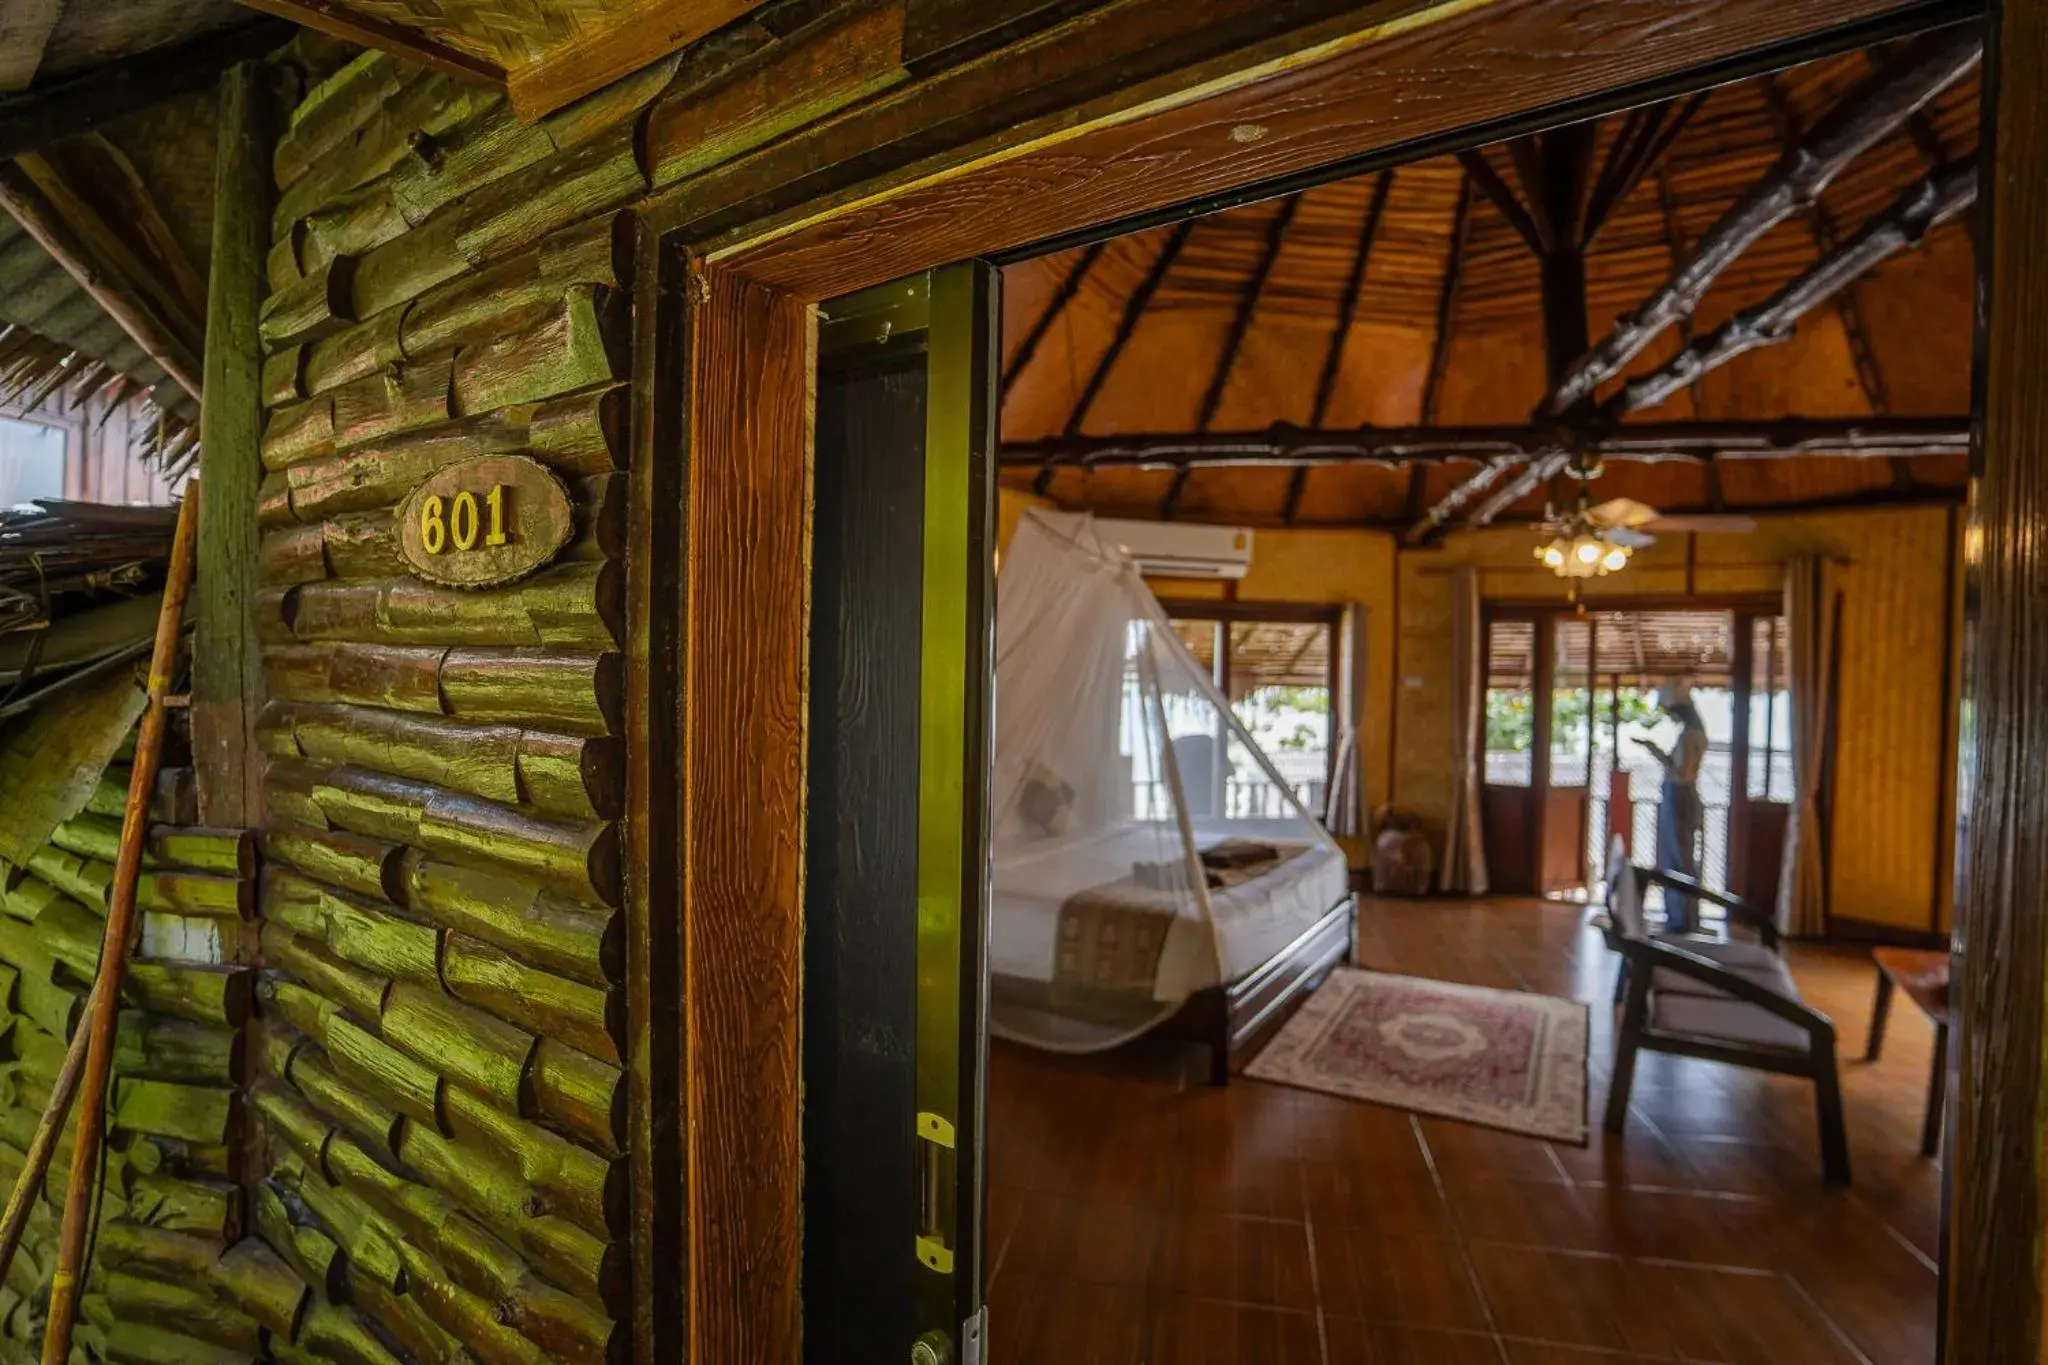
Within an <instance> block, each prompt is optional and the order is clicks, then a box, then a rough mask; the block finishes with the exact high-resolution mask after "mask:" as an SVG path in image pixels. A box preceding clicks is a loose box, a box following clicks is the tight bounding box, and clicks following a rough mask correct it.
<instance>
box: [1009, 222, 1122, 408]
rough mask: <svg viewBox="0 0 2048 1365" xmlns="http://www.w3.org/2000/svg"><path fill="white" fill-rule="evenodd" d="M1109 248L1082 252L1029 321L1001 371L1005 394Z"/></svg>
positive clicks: (1095, 246) (1098, 244)
mask: <svg viewBox="0 0 2048 1365" xmlns="http://www.w3.org/2000/svg"><path fill="white" fill-rule="evenodd" d="M1108 245H1109V243H1108V242H1107V241H1101V242H1092V243H1090V244H1089V245H1088V246H1087V247H1086V248H1085V249H1083V250H1082V252H1081V255H1080V257H1079V258H1078V259H1077V260H1075V262H1074V265H1073V268H1072V269H1071V270H1069V271H1067V273H1066V276H1065V278H1063V279H1061V281H1060V287H1059V288H1058V289H1055V290H1054V291H1053V295H1052V297H1051V298H1050V299H1048V300H1046V304H1045V307H1044V308H1042V309H1040V310H1039V314H1038V316H1037V317H1035V318H1033V319H1032V320H1031V330H1030V331H1028V332H1026V333H1025V334H1024V340H1023V341H1021V342H1019V343H1018V345H1017V353H1016V354H1015V355H1013V356H1011V357H1010V363H1009V364H1008V365H1007V366H1005V367H1004V368H1003V392H1004V393H1005V394H1008V393H1009V392H1010V389H1011V387H1012V386H1013V385H1015V384H1016V382H1017V376H1018V375H1021V374H1023V373H1024V368H1025V366H1027V365H1029V364H1030V363H1031V360H1032V357H1034V356H1036V355H1037V354H1038V348H1039V346H1040V345H1041V344H1043V343H1044V341H1045V336H1046V333H1048V332H1050V331H1051V330H1052V327H1053V324H1054V323H1056V322H1058V321H1059V320H1060V315H1061V314H1062V313H1064V312H1066V311H1067V305H1068V304H1070V303H1072V302H1073V301H1074V298H1075V296H1076V295H1078V294H1079V293H1080V292H1081V285H1082V283H1083V282H1084V281H1085V280H1086V279H1087V278H1088V272H1089V271H1091V270H1093V269H1094V268H1095V263H1096V262H1097V261H1099V260H1101V259H1102V253H1103V250H1104V249H1105V248H1106V247H1108Z"/></svg>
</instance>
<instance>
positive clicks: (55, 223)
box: [0, 164, 200, 398]
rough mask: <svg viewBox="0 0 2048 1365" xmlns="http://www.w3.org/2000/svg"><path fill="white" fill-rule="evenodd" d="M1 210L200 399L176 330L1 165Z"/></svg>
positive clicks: (192, 363)
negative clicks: (18, 224) (11, 216)
mask: <svg viewBox="0 0 2048 1365" xmlns="http://www.w3.org/2000/svg"><path fill="white" fill-rule="evenodd" d="M0 209H5V210H6V211H7V212H8V213H10V214H12V215H13V216H14V219H15V221H16V222H18V223H20V224H21V226H22V230H23V231H25V232H27V233H28V235H29V236H31V237H33V238H35V240H36V243H37V245H39V246H41V247H42V248H43V250H45V251H47V252H49V253H50V256H51V258H52V259H54V260H55V261H56V262H57V264H58V265H60V266H62V267H64V272H65V273H66V274H68V275H70V276H71V278H72V279H74V280H76V281H78V285H79V288H81V289H83V290H84V291H85V292H86V293H87V294H89V295H91V296H92V299H93V301H94V302H95V303H97V304H99V306H100V307H101V309H103V310H104V311H105V312H106V314H107V316H108V317H110V318H112V319H113V320H114V322H115V324H116V325H118V326H119V327H120V328H121V330H122V331H124V332H126V333H127V334H128V336H129V338H130V339H131V340H133V341H134V342H135V344H136V345H137V346H140V347H141V348H142V351H143V353H144V354H145V355H147V356H148V357H149V358H150V359H151V360H154V361H155V362H156V363H157V366H158V367H159V368H160V369H162V370H163V372H164V373H165V374H167V375H169V376H170V378H171V382H172V383H174V384H176V385H178V386H179V387H180V388H182V389H184V390H185V392H187V393H189V394H191V395H192V396H193V397H194V398H198V397H199V396H200V382H199V356H198V355H197V353H195V352H194V351H193V350H192V349H191V347H190V346H189V344H188V343H186V341H185V340H184V339H183V338H181V337H179V336H178V334H177V331H176V328H175V326H174V325H173V324H172V323H171V322H170V321H169V320H168V319H166V318H164V317H163V316H162V315H161V314H160V313H159V312H158V311H157V310H156V308H155V307H153V306H152V305H151V303H150V301H149V300H147V299H145V298H143V297H141V296H139V295H138V294H137V293H135V292H134V291H133V288H132V286H129V285H127V284H126V282H125V281H123V280H120V279H118V278H116V277H115V276H114V275H113V273H112V272H111V271H109V270H107V269H106V268H105V267H103V266H102V265H101V264H100V263H99V262H98V261H97V260H96V259H95V257H94V255H93V252H92V251H91V249H90V248H88V247H87V246H86V244H85V242H84V241H83V240H81V239H80V237H79V236H78V234H77V233H76V232H74V231H73V230H72V229H71V227H70V225H68V224H67V223H65V221H64V220H63V219H62V218H61V217H59V216H58V214H57V212H56V210H55V209H54V208H52V207H51V205H50V202H49V200H47V199H45V198H44V197H43V193H42V191H41V190H39V189H37V188H36V185H35V182H34V181H33V180H31V179H29V177H28V175H27V173H26V172H24V171H23V170H22V169H21V168H20V167H19V166H17V165H13V164H8V165H0Z"/></svg>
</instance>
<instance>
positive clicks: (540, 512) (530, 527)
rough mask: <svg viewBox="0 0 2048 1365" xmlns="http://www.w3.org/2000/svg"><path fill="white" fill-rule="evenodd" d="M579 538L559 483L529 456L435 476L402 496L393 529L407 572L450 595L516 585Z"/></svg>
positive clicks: (466, 464) (488, 460) (468, 463)
mask: <svg viewBox="0 0 2048 1365" xmlns="http://www.w3.org/2000/svg"><path fill="white" fill-rule="evenodd" d="M575 530H576V516H575V512H574V510H573V509H572V508H571V507H570V505H569V492H568V490H567V489H566V488H564V487H563V486H562V481H561V480H560V479H558V478H556V477H555V476H554V474H553V473H552V472H551V471H550V470H549V469H548V467H547V466H546V465H544V464H541V463H539V462H538V461H536V460H530V459H528V458H527V457H526V456H524V455H487V456H484V457H482V458H480V459H475V460H464V461H462V462H461V463H460V464H452V465H449V466H448V467H447V468H445V469H439V470H436V471H434V472H433V473H432V474H429V475H428V476H427V477H426V478H424V479H422V480H421V481H420V482H419V483H418V484H416V485H414V487H413V490H412V492H410V493H407V494H406V495H405V501H404V502H401V503H400V504H399V505H398V521H397V525H396V526H395V527H394V528H393V531H394V534H396V535H397V537H398V552H399V555H400V557H401V558H403V559H404V560H405V562H406V566H407V567H408V568H410V569H411V570H412V571H413V572H414V573H415V574H417V575H418V576H419V577H421V578H424V579H426V580H427V582H429V583H439V584H441V585H442V586H444V587H450V588H488V587H493V586H495V585H497V584H500V583H512V582H516V581H517V580H519V579H522V578H524V577H526V576H527V575H528V574H530V573H533V572H534V571H535V570H537V569H540V568H542V567H544V566H545V565H547V564H548V563H550V562H551V561H552V560H553V559H554V558H555V556H556V555H558V554H560V553H561V552H562V547H563V546H564V545H567V544H568V543H569V538H570V536H572V535H574V534H575Z"/></svg>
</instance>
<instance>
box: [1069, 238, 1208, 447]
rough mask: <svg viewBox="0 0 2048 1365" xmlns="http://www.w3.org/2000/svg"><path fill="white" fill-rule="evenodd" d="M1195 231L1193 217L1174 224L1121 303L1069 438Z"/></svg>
mask: <svg viewBox="0 0 2048 1365" xmlns="http://www.w3.org/2000/svg"><path fill="white" fill-rule="evenodd" d="M1194 230H1195V220H1194V219H1192V218H1189V219H1187V220H1185V221H1183V222H1181V223H1179V224H1177V225H1175V227H1174V228H1173V230H1172V231H1171V232H1169V233H1168V234H1167V235H1166V241H1165V242H1164V243H1162V244H1161V246H1160V248H1159V254H1158V255H1157V256H1154V257H1153V258H1152V267H1151V269H1149V270H1147V271H1146V272H1145V278H1144V279H1142V280H1140V281H1139V282H1138V287H1137V288H1136V289H1133V290H1132V291H1131V296H1130V297H1129V298H1128V299H1125V300H1124V312H1123V317H1122V318H1121V319H1119V320H1118V322H1117V327H1116V335H1115V336H1113V337H1111V338H1110V341H1109V349H1108V350H1106V351H1104V352H1103V353H1102V357H1101V358H1100V359H1099V360H1097V361H1096V362H1095V368H1094V369H1093V370H1092V371H1090V372H1089V375H1088V382H1087V384H1086V385H1085V386H1083V387H1082V389H1081V396H1080V398H1078V399H1077V400H1075V403H1074V410H1073V411H1072V412H1070V413H1068V414H1067V426H1066V432H1067V434H1068V435H1069V436H1077V435H1079V434H1080V431H1081V424H1082V423H1083V422H1085V421H1087V420H1088V409H1090V408H1092V407H1094V406H1095V400H1096V398H1097V397H1098V396H1100V395H1101V393H1102V386H1103V384H1104V383H1105V382H1107V380H1108V379H1109V372H1110V371H1111V370H1113V369H1115V368H1116V362H1117V360H1118V359H1119V358H1120V357H1121V356H1122V355H1123V353H1124V347H1126V346H1128V345H1130V342H1131V333H1133V332H1135V331H1137V330H1138V322H1139V320H1140V319H1142V318H1143V317H1144V316H1145V309H1146V308H1147V307H1148V306H1150V304H1151V302H1152V296H1153V295H1154V294H1156V293H1158V292H1159V283H1160V281H1161V280H1164V279H1165V278H1166V272H1167V271H1169V270H1171V269H1173V263H1174V261H1175V260H1176V259H1177V258H1178V257H1179V256H1180V252H1181V248H1182V247H1184V246H1186V245H1187V244H1188V234H1189V233H1191V232H1193V231H1194Z"/></svg>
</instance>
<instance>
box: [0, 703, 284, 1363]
mask: <svg viewBox="0 0 2048 1365" xmlns="http://www.w3.org/2000/svg"><path fill="white" fill-rule="evenodd" d="M116 681H117V682H118V683H121V684H124V685H125V683H126V679H117V680H116ZM128 690H130V691H133V689H132V688H129V689H128ZM136 695H137V696H139V695H140V694H139V693H137V694H136ZM98 700H99V699H94V704H95V705H96V704H97V701H98ZM113 710H114V713H115V717H116V723H117V727H118V725H121V724H126V723H128V722H129V721H130V720H132V718H133V716H134V709H133V707H132V706H130V707H126V708H125V709H124V708H123V707H122V706H121V705H119V704H118V701H117V704H116V705H115V707H114V708H113ZM53 719H55V718H53V717H45V716H40V715H35V716H31V717H29V718H28V719H27V720H25V721H22V722H18V723H17V728H15V729H13V730H11V731H10V733H9V735H8V739H7V746H8V748H9V750H10V754H9V755H8V757H9V758H13V757H17V756H19V755H16V754H14V753H13V752H12V751H14V750H18V749H24V748H25V749H26V750H27V751H28V761H27V762H26V763H25V764H20V765H16V764H11V763H10V764H9V765H8V766H9V767H10V768H19V767H25V768H27V769H29V770H35V769H41V770H42V773H43V777H44V779H45V781H44V782H43V783H41V784H38V785H39V787H40V789H41V790H40V791H39V792H38V793H37V794H36V795H30V794H28V793H26V792H25V791H24V790H23V789H22V788H21V786H20V785H19V784H8V789H7V791H6V793H5V799H4V800H0V818H5V819H7V820H8V822H9V825H10V847H9V849H8V852H9V854H10V855H11V856H12V857H13V858H14V859H16V860H14V861H4V862H0V1188H6V1189H10V1190H11V1189H12V1188H13V1186H14V1183H15V1181H16V1180H17V1179H18V1178H19V1177H20V1175H21V1171H22V1164H23V1161H24V1159H25V1155H26V1148H27V1147H28V1145H29V1142H30V1140H31V1138H32V1136H33V1134H34V1132H35V1129H36V1124H37V1120H38V1118H39V1117H40V1115H41V1113H42V1109H43V1105H44V1104H45V1102H46V1101H47V1100H48V1099H49V1094H50V1087H51V1084H52V1082H53V1081H54V1080H55V1078H56V1075H57V1072H58V1069H59V1068H60V1067H61V1066H62V1065H63V1061H64V1053H65V1048H66V1044H67V1042H68V1040H69V1039H70V1038H71V1036H72V1034H73V1033H74V1032H75V1031H76V1030H77V1029H78V1028H80V1027H81V1026H82V1024H81V1015H82V1013H83V1011H84V1005H85V997H86V995H87V994H88V993H89V991H90V988H91V982H92V977H93V974H94V972H95V971H96V970H97V969H98V965H99V955H100V948H101V942H102V940H103V938H104V936H105V916H106V912H107V888H108V887H109V885H110V884H111V882H112V879H113V863H114V858H115V851H116V846H117V844H118V841H119V838H120V830H121V813H122V810H123V807H124V804H125V801H126V797H127V791H128V777H129V773H128V767H127V762H126V758H125V746H124V751H123V752H122V753H117V754H116V755H115V759H114V761H113V762H112V763H108V764H104V765H103V763H102V762H100V761H94V760H92V759H90V758H84V757H83V756H82V755H73V757H80V758H83V766H82V768H81V767H74V768H72V769H70V770H69V771H70V772H72V773H74V774H76V773H80V772H82V774H83V777H84V778H86V779H94V778H95V777H96V785H93V786H92V787H91V791H90V795H89V796H87V797H86V798H85V801H84V806H83V809H79V810H75V812H74V813H72V814H71V815H70V818H67V819H64V820H62V822H61V823H58V824H57V825H56V827H55V830H54V832H53V833H51V834H50V836H49V839H48V841H47V842H46V843H43V844H41V845H39V846H35V847H33V848H28V849H23V848H20V847H16V846H13V845H12V843H11V836H12V834H14V833H19V832H20V831H21V830H23V829H28V828H32V829H49V827H50V825H49V818H54V817H48V818H46V817H45V811H46V810H47V807H46V806H45V805H43V802H42V800H41V798H42V797H44V796H48V797H51V798H52V799H55V800H56V801H57V802H58V803H59V804H60V805H62V806H64V807H66V808H70V807H71V806H73V805H75V799H73V798H67V797H65V796H64V795H63V793H61V792H55V793H53V792H51V791H50V786H51V784H50V782H49V780H48V779H49V778H50V776H51V767H52V765H51V763H50V760H51V759H52V758H53V757H54V755H52V754H50V753H48V752H46V751H45V749H46V746H43V745H40V744H38V743H37V740H38V737H39V735H40V733H41V732H44V731H48V730H50V729H52V728H53V727H52V725H51V724H50V722H51V721H52V720H53ZM54 728H56V729H64V728H66V727H65V726H64V725H62V724H58V725H56V726H55V727H54ZM114 733H115V735H117V736H118V734H119V729H118V728H117V729H116V730H115V732H114ZM129 743H131V744H132V736H131V739H130V741H129ZM100 752H101V753H102V754H104V752H105V751H104V750H101V751H100ZM191 796H192V772H191V770H190V769H189V768H179V769H174V770H167V771H166V772H164V773H163V775H162V780H161V782H160V783H159V790H158V798H157V805H156V810H155V814H156V816H157V818H158V819H160V820H176V819H180V818H189V811H190V808H191V806H192V801H191ZM254 869H255V841H254V839H253V838H252V837H251V836H248V835H245V834H241V833H237V832H233V831H199V830H189V829H175V828H172V827H170V826H169V825H166V824H158V825H155V826H153V827H152V829H151V832H150V841H149V845H148V850H147V854H146V861H145V864H144V871H143V874H142V879H141V881H140V883H139V884H138V887H137V903H138V906H139V908H140V909H141V910H142V912H143V924H142V937H141V942H140V943H139V944H138V946H137V951H136V955H135V958H134V960H133V961H132V962H131V963H130V965H129V969H128V976H127V988H126V990H125V991H124V996H123V1008H122V1010H121V1015H120V1021H119V1033H118V1034H117V1049H116V1053H115V1058H114V1079H113V1086H112V1091H111V1105H112V1109H111V1117H110V1122H109V1125H108V1134H109V1138H108V1144H107V1151H106V1165H105V1184H104V1185H103V1186H102V1190H103V1194H102V1197H101V1202H100V1209H99V1220H100V1221H99V1232H98V1236H97V1237H96V1239H95V1240H94V1242H93V1243H92V1247H93V1256H92V1261H91V1263H90V1266H89V1268H88V1277H87V1280H86V1293H85V1295H84V1298H83V1300H82V1303H81V1314H82V1317H83V1322H82V1324H81V1326H80V1328H79V1332H78V1336H77V1341H78V1343H79V1344H80V1345H82V1346H84V1347H86V1348H87V1349H88V1350H90V1351H91V1352H93V1353H94V1355H95V1356H96V1357H97V1358H99V1359H104V1360H111V1361H132V1362H138V1363H142V1365H147V1363H150V1362H158V1361H202V1362H203V1361H210V1360H214V1359H217V1358H225V1359H240V1358H248V1357H250V1356H253V1355H254V1353H255V1351H256V1348H257V1341H258V1334H259V1329H258V1324H257V1322H256V1321H255V1320H254V1319H252V1318H251V1317H249V1316H248V1315H247V1314H246V1313H244V1312H242V1311H241V1310H240V1309H239V1308H238V1307H237V1304H236V1298H237V1291H239V1290H241V1289H242V1288H243V1287H244V1286H245V1285H246V1284H247V1283H248V1282H249V1281H250V1279H251V1277H252V1276H260V1275H261V1274H262V1273H263V1271H264V1269H265V1267H264V1264H263V1261H262V1258H260V1257H258V1258H257V1259H255V1260H251V1259H250V1258H248V1257H241V1258H236V1259H232V1260H223V1259H222V1253H223V1252H224V1251H225V1250H226V1249H227V1248H228V1247H229V1246H230V1245H231V1244H232V1243H234V1242H235V1241H236V1240H237V1239H239V1238H240V1237H241V1236H242V1232H243V1229H244V1228H246V1227H247V1226H248V1225H249V1210H248V1209H247V1207H246V1205H245V1202H244V1200H243V1197H242V1190H241V1188H240V1187H239V1186H238V1185H237V1184H236V1181H235V1175H236V1169H237V1168H236V1161H237V1156H236V1153H237V1150H238V1147H239V1140H240V1137H241V1134H242V1131H243V1127H242V1113H241V1100H240V1095H239V1093H238V1091H237V1089H236V1087H237V1086H238V1085H239V1084H240V1083H241V1082H242V1080H243V1079H244V1074H245V1067H244V1043H243V1038H242V1034H241V1031H240V1030H241V1028H242V1026H243V1024H244V1023H245V1021H246V1020H247V1019H248V1017H249V1014H250V1002H251V998H252V990H251V986H252V975H251V973H250V972H249V971H248V970H247V969H246V968H241V967H234V966H223V965H221V963H222V959H223V957H224V956H232V955H233V949H234V945H235V944H236V942H237V940H238V938H239V935H240V932H241V929H242V927H243V925H244V922H245V921H246V920H247V919H248V918H249V917H250V915H251V913H252V911H253V908H254V902H255V896H254V891H255V886H254V882H253V880H251V874H252V873H253V872H254ZM74 1119H75V1115H74ZM71 1145H72V1144H71V1137H70V1127H69V1125H68V1124H67V1126H66V1129H65V1135H64V1137H63V1139H62V1141H61V1142H60V1143H59V1144H58V1147H57V1150H56V1156H55V1158H54V1160H53V1162H52V1164H51V1168H50V1171H49V1174H48V1176H47V1177H46V1179H45V1181H44V1184H43V1197H42V1199H41V1201H40V1202H39V1203H38V1204H37V1205H36V1206H34V1208H33V1211H32V1214H31V1219H30V1222H29V1225H28V1230H27V1233H26V1235H25V1236H24V1238H23V1242H22V1248H21V1251H20V1252H19V1254H17V1256H16V1257H15V1260H14V1262H13V1264H12V1265H11V1266H10V1267H9V1269H8V1274H7V1277H6V1280H5V1282H4V1283H0V1361H4V1362H8V1365H14V1363H15V1362H32V1361H35V1360H37V1359H38V1358H39V1356H40V1353H41V1345H40V1343H41V1338H42V1329H43V1322H44V1317H43V1314H44V1308H45V1303H46V1300H47V1295H48V1285H49V1279H50V1274H51V1271H52V1270H53V1269H54V1267H55V1260H56V1249H57V1246H56V1244H57V1228H58V1222H59V1219H60V1217H61V1215H62V1212H63V1203H64V1190H65V1185H66V1182H67V1180H68V1179H69V1176H70V1168H71V1159H70V1156H71ZM216 1267H217V1270H216ZM202 1268H203V1274H202ZM204 1275H217V1279H218V1284H219V1285H220V1286H221V1288H220V1289H219V1290H216V1289H215V1287H214V1286H213V1285H211V1284H209V1283H207V1281H206V1279H205V1278H204ZM188 1332H190V1333H194V1334H195V1335H194V1336H188V1335H186V1333H188Z"/></svg>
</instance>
